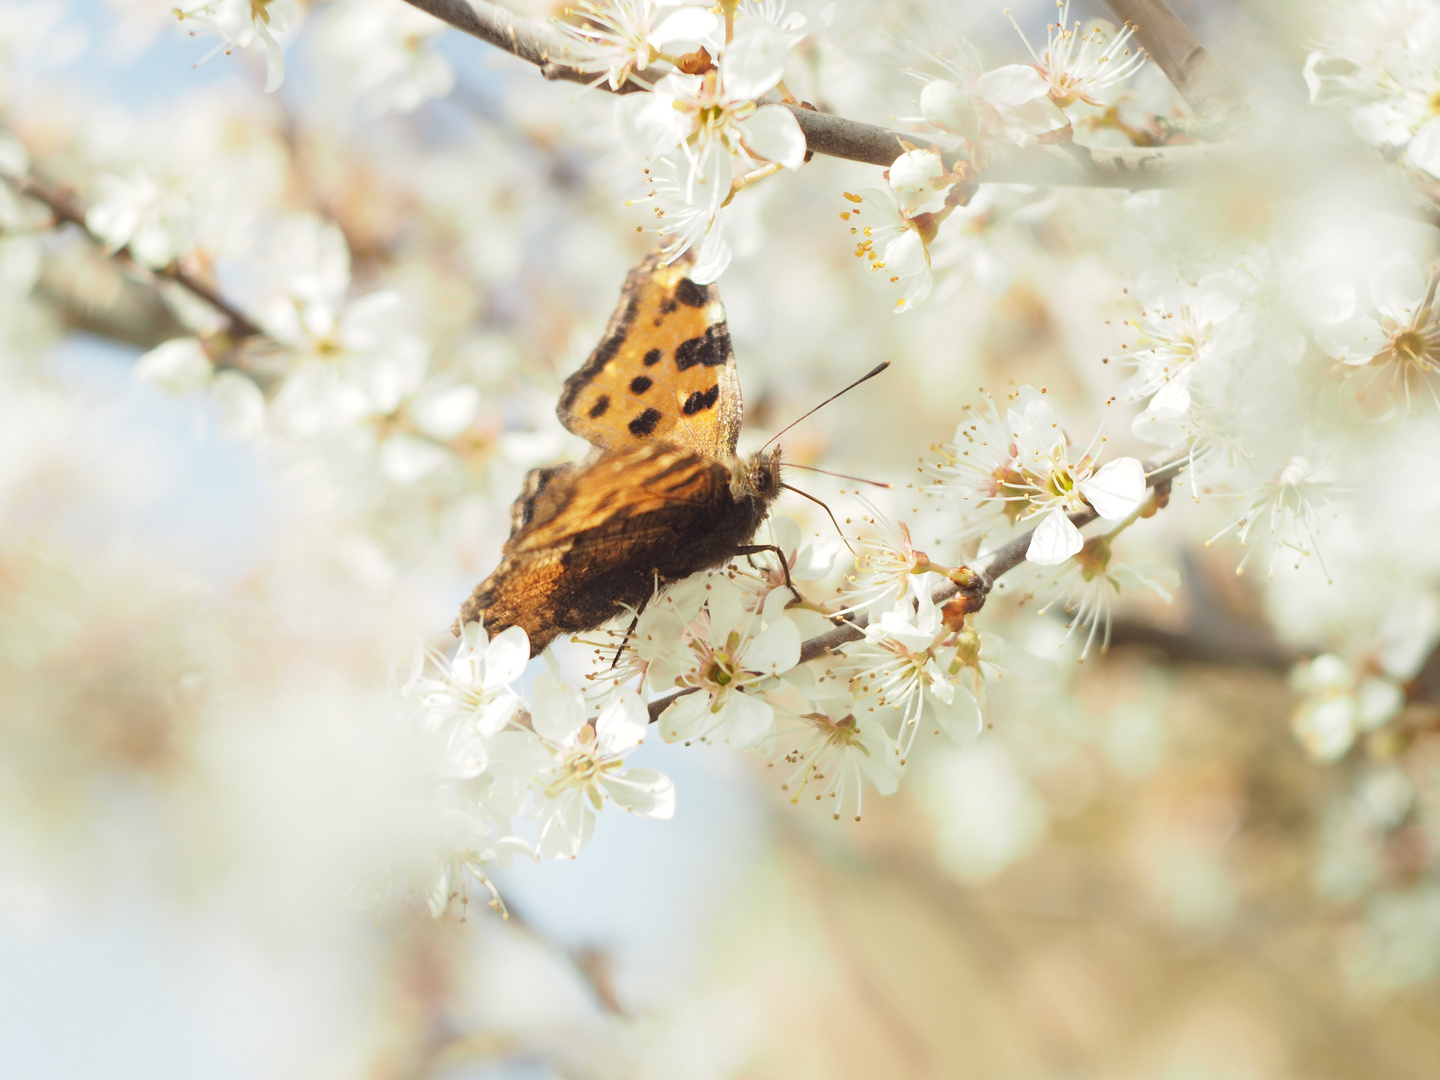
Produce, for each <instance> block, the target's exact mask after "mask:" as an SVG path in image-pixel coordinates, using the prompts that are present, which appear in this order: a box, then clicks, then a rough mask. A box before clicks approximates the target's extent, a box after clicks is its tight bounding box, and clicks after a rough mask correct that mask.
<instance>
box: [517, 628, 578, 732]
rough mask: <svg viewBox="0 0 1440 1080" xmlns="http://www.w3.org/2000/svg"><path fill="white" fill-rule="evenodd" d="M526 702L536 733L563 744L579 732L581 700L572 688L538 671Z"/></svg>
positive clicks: (544, 672) (552, 676)
mask: <svg viewBox="0 0 1440 1080" xmlns="http://www.w3.org/2000/svg"><path fill="white" fill-rule="evenodd" d="M502 636H503V635H502ZM495 640H496V641H498V640H500V639H499V638H496V639H495ZM530 699H531V706H530V723H531V724H532V725H534V727H535V732H536V734H538V735H540V736H541V737H542V738H546V739H549V740H550V741H551V742H556V743H562V744H564V743H569V742H571V741H572V740H573V739H574V738H575V736H576V735H578V734H579V733H580V728H581V727H582V726H583V725H584V723H585V719H586V709H585V699H584V698H583V697H581V696H580V691H579V690H577V689H576V688H575V687H573V686H571V685H569V684H568V683H566V682H564V681H562V680H561V679H559V678H557V677H556V676H554V675H552V674H550V672H548V671H542V672H541V673H540V674H539V675H536V676H535V684H534V686H533V687H532V688H531V691H530Z"/></svg>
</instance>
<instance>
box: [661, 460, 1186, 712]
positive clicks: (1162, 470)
mask: <svg viewBox="0 0 1440 1080" xmlns="http://www.w3.org/2000/svg"><path fill="white" fill-rule="evenodd" d="M1189 462H1190V455H1189V451H1181V452H1179V453H1178V454H1175V455H1172V456H1170V457H1164V458H1161V459H1159V460H1157V461H1149V462H1146V463H1145V486H1146V487H1149V488H1154V489H1155V490H1157V491H1162V490H1168V488H1169V486H1170V483H1171V481H1173V480H1174V479H1175V477H1176V476H1178V475H1179V474H1180V472H1181V471H1182V470H1183V469H1184V468H1185V466H1186V465H1188V464H1189ZM1069 516H1070V520H1071V521H1072V522H1074V523H1075V527H1076V528H1083V527H1084V526H1086V525H1088V524H1090V522H1092V521H1094V520H1095V519H1096V518H1098V517H1099V516H1100V515H1099V514H1097V513H1095V511H1094V510H1080V511H1077V512H1076V513H1073V514H1071V515H1069ZM1034 534H1035V530H1034V529H1030V530H1029V531H1028V532H1023V533H1021V534H1020V535H1019V536H1017V537H1015V538H1014V539H1013V540H1009V541H1006V542H1005V543H1004V544H1001V545H1000V546H999V547H998V548H996V549H995V551H994V552H993V553H992V554H991V556H990V558H989V560H988V561H986V563H985V565H984V566H983V567H980V568H978V572H979V574H980V584H979V585H977V586H975V587H974V588H973V589H968V590H966V591H967V592H969V593H970V602H971V604H972V606H971V607H970V608H969V610H970V612H972V613H973V612H976V611H979V610H980V608H982V607H984V606H985V598H986V596H987V595H988V594H989V592H990V588H991V587H992V586H993V585H994V583H995V581H996V580H997V579H998V578H1000V577H1002V576H1003V575H1005V574H1008V573H1009V572H1010V571H1011V570H1014V569H1015V568H1016V567H1017V566H1019V565H1020V564H1021V563H1023V562H1024V561H1025V552H1026V551H1028V550H1029V548H1030V538H1031V537H1032V536H1033V535H1034ZM972 569H973V568H972ZM959 592H960V586H959V585H957V584H956V583H955V582H953V581H947V582H946V583H945V584H944V585H941V586H940V587H939V588H937V589H936V590H935V591H934V592H933V593H932V594H931V598H932V599H933V600H934V601H935V603H937V604H943V603H945V601H947V600H949V599H950V598H951V597H953V596H955V595H956V594H957V593H959ZM864 636H865V618H864V616H863V615H862V616H860V617H858V618H855V619H851V620H847V621H846V622H845V623H844V624H842V625H840V626H837V627H836V628H835V629H834V630H829V631H827V632H825V633H823V634H817V635H816V636H815V637H813V638H810V639H809V640H808V641H805V642H803V643H802V644H801V646H800V663H802V664H804V663H808V662H809V661H811V660H818V659H820V657H822V656H825V655H826V654H827V653H830V652H832V651H834V650H835V649H837V648H839V647H840V646H841V645H844V644H846V643H847V642H851V641H859V640H860V639H861V638H862V637H864ZM690 693H694V691H693V690H677V691H675V692H674V693H673V694H666V695H665V696H664V697H662V698H656V699H655V700H654V701H652V702H650V722H651V723H654V722H655V721H656V720H658V719H660V714H661V713H662V712H664V711H665V709H666V708H667V707H668V706H669V705H670V703H671V702H672V701H674V700H675V699H676V698H678V697H683V696H684V695H685V694H690Z"/></svg>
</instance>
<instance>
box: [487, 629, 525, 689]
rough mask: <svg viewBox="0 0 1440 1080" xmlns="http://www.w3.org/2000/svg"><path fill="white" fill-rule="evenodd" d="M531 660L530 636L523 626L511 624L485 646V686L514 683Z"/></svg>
mask: <svg viewBox="0 0 1440 1080" xmlns="http://www.w3.org/2000/svg"><path fill="white" fill-rule="evenodd" d="M529 662H530V638H529V636H527V635H526V633H525V630H524V628H523V627H520V626H511V627H507V628H506V629H504V630H502V631H501V632H500V633H498V634H496V635H495V637H494V638H493V639H491V641H490V643H489V644H488V645H486V646H485V686H486V688H487V689H488V688H490V687H494V686H503V685H508V684H509V683H513V682H514V681H515V680H516V679H518V678H519V677H520V674H521V672H523V671H524V670H525V665H526V664H527V663H529Z"/></svg>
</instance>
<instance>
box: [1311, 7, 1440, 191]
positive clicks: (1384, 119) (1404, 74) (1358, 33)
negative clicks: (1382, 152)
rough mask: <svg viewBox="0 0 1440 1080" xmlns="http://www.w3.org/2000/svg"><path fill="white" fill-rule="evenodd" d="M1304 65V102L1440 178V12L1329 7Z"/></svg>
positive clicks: (1425, 9)
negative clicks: (1337, 115) (1323, 107)
mask: <svg viewBox="0 0 1440 1080" xmlns="http://www.w3.org/2000/svg"><path fill="white" fill-rule="evenodd" d="M1318 36H1319V41H1318V42H1317V44H1316V47H1315V49H1314V50H1313V51H1312V52H1311V53H1310V55H1309V57H1308V58H1307V59H1306V61H1305V82H1306V84H1307V85H1308V87H1309V89H1310V100H1311V101H1313V102H1317V103H1323V104H1327V105H1334V106H1338V107H1342V108H1345V109H1346V110H1347V112H1348V115H1349V117H1350V122H1351V124H1352V125H1353V126H1354V128H1355V130H1356V131H1357V132H1358V133H1359V134H1360V136H1361V137H1362V138H1364V139H1365V140H1366V141H1368V142H1370V143H1372V144H1374V145H1376V146H1383V147H1392V148H1394V150H1395V151H1397V152H1400V153H1403V155H1404V159H1405V161H1407V162H1408V163H1409V164H1411V165H1413V166H1415V167H1416V168H1419V169H1423V170H1425V171H1426V172H1427V173H1429V174H1430V175H1431V176H1440V115H1437V113H1436V111H1435V101H1436V97H1437V95H1440V68H1437V67H1436V66H1435V53H1436V50H1437V49H1440V10H1437V9H1436V8H1435V7H1434V6H1433V5H1430V4H1425V3H1369V4H1359V5H1353V6H1351V5H1343V4H1336V5H1333V6H1332V8H1331V10H1330V11H1328V12H1326V13H1325V17H1324V18H1323V19H1322V20H1321V21H1320V33H1319V35H1318Z"/></svg>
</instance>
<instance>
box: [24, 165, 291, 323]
mask: <svg viewBox="0 0 1440 1080" xmlns="http://www.w3.org/2000/svg"><path fill="white" fill-rule="evenodd" d="M0 175H3V174H0ZM3 178H4V179H5V180H7V181H9V182H10V183H11V184H12V185H13V186H14V187H15V189H16V190H17V191H19V192H20V193H21V194H22V195H28V196H30V197H31V198H32V199H37V200H39V201H40V202H42V203H44V204H45V205H46V206H47V207H49V208H50V212H51V213H52V214H54V215H55V220H56V222H58V223H69V224H71V225H78V226H79V227H80V228H81V229H82V230H83V231H84V232H85V235H86V236H88V237H89V238H90V239H91V240H92V241H93V242H94V243H95V245H96V246H97V247H101V248H103V247H105V246H106V245H105V242H104V240H102V239H101V238H100V237H98V236H96V235H95V234H94V233H92V232H91V231H90V227H89V226H88V225H86V224H85V208H84V207H83V206H81V205H80V203H78V202H77V201H76V200H74V199H72V198H71V197H70V196H69V195H68V194H67V193H66V192H65V191H64V190H63V189H62V188H60V187H59V186H58V185H54V184H51V183H48V182H47V181H45V180H42V179H41V178H40V177H38V176H36V175H35V174H33V173H28V174H26V175H25V176H8V175H4V176H3ZM114 254H115V255H117V256H119V257H121V258H124V259H127V260H129V261H130V262H131V263H132V264H134V265H135V266H136V267H139V268H140V269H142V270H144V271H145V272H146V273H150V274H154V275H155V276H156V277H162V278H166V279H168V280H170V281H173V282H175V283H176V284H177V285H180V286H182V287H184V288H185V289H187V290H189V291H190V292H191V293H193V294H194V295H196V296H198V297H199V298H200V299H201V300H204V301H205V302H206V303H207V304H209V305H210V306H211V307H213V308H214V309H215V310H216V311H218V312H220V313H221V314H222V315H224V316H225V318H226V320H227V322H228V323H229V324H230V325H229V333H230V337H231V338H233V339H235V340H237V341H238V340H240V339H242V338H247V337H255V336H257V335H259V334H260V333H262V331H261V329H260V327H259V326H257V325H256V324H255V323H253V322H251V321H250V319H249V318H248V317H246V315H245V314H244V313H243V312H242V311H240V310H239V309H238V308H235V307H234V306H232V305H231V304H230V303H229V301H227V300H226V299H225V298H224V297H223V296H221V295H220V294H219V293H218V292H216V291H215V289H214V288H213V287H212V286H211V285H209V284H208V283H206V282H204V281H202V280H200V279H199V278H198V277H196V276H195V275H194V274H191V273H188V272H186V271H185V270H182V269H180V267H179V266H177V265H171V266H165V267H161V268H160V269H158V270H157V269H152V268H151V267H148V266H145V265H144V264H143V263H140V262H137V261H136V260H135V258H134V256H133V255H131V254H130V250H129V248H128V247H121V248H119V249H117V250H116V251H115V253H114Z"/></svg>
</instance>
